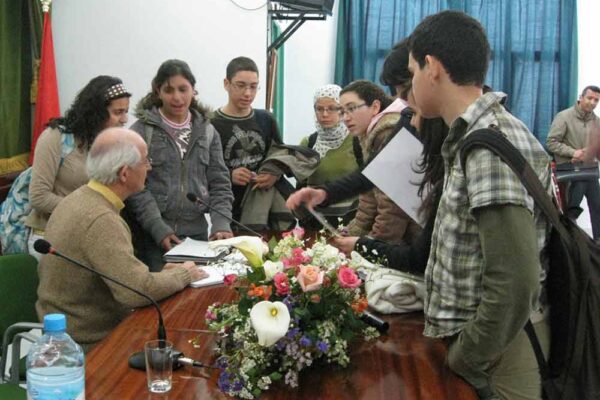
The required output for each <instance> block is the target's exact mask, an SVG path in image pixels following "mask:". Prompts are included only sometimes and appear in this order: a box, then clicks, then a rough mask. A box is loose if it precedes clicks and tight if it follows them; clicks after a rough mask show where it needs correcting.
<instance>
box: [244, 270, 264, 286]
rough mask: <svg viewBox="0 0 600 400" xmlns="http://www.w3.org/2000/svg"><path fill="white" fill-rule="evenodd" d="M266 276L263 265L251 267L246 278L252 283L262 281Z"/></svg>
mask: <svg viewBox="0 0 600 400" xmlns="http://www.w3.org/2000/svg"><path fill="white" fill-rule="evenodd" d="M266 277H267V276H266V275H265V269H264V268H263V267H258V268H253V269H252V271H250V272H248V274H247V278H248V280H249V281H250V282H253V283H258V282H260V281H264V280H265V279H266Z"/></svg>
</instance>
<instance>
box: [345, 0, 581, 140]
mask: <svg viewBox="0 0 600 400" xmlns="http://www.w3.org/2000/svg"><path fill="white" fill-rule="evenodd" d="M339 8H340V14H339V19H338V31H337V37H338V43H337V45H338V48H337V53H336V55H337V58H336V75H335V81H336V83H337V84H339V85H341V86H344V85H346V84H348V83H349V82H351V81H353V80H355V79H368V80H371V81H373V82H378V81H379V74H380V73H381V68H382V65H383V61H384V59H385V57H386V56H387V54H388V52H389V50H390V48H392V46H393V45H394V44H395V43H396V42H398V41H399V40H401V39H403V38H405V37H407V36H408V35H410V33H411V32H412V31H413V29H414V28H415V27H416V26H417V24H418V23H419V22H420V21H421V20H423V18H425V17H426V16H427V15H431V14H434V13H437V12H439V11H442V10H448V9H453V10H461V11H463V12H465V13H467V14H469V15H471V16H472V17H474V18H476V19H477V20H479V21H480V22H481V24H482V25H483V27H484V28H485V30H486V32H487V36H488V40H489V42H490V46H491V49H492V57H491V60H490V67H489V69H488V73H487V77H486V80H485V83H486V84H488V85H489V86H491V87H492V88H494V89H495V90H499V91H502V92H505V93H507V94H508V104H507V105H508V108H509V109H510V110H511V112H512V113H513V114H514V115H515V116H517V117H518V118H519V119H520V120H521V121H523V122H524V123H525V124H526V125H527V126H528V127H529V130H531V132H532V133H533V134H534V135H535V136H536V137H537V138H538V139H539V140H540V142H541V143H545V142H546V136H547V133H548V130H549V128H550V124H551V122H552V119H553V118H554V116H555V115H556V113H557V112H559V111H560V110H564V109H565V108H568V107H570V106H572V105H573V103H574V101H575V98H576V97H577V1H576V0H527V1H524V0H503V1H489V0H436V1H431V0H339Z"/></svg>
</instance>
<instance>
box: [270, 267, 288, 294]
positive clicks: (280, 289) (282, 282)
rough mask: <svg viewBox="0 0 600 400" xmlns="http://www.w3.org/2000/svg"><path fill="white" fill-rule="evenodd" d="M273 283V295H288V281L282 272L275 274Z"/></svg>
mask: <svg viewBox="0 0 600 400" xmlns="http://www.w3.org/2000/svg"><path fill="white" fill-rule="evenodd" d="M273 283H274V284H275V294H277V296H285V295H288V294H289V293H290V280H289V279H288V277H287V275H286V274H284V273H283V272H278V273H276V274H275V276H274V277H273Z"/></svg>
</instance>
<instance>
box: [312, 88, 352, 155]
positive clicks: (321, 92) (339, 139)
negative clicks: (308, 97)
mask: <svg viewBox="0 0 600 400" xmlns="http://www.w3.org/2000/svg"><path fill="white" fill-rule="evenodd" d="M341 90H342V88H341V87H339V86H338V85H325V86H322V87H320V88H318V89H317V91H316V92H315V96H314V100H313V104H317V101H318V100H319V99H321V98H323V97H328V98H330V99H333V100H335V101H336V103H338V105H339V103H340V91H341ZM315 126H316V128H317V141H316V142H315V146H314V148H313V149H314V150H315V151H316V152H317V153H319V155H320V156H321V158H323V157H325V154H327V152H328V151H329V150H333V149H337V148H338V147H340V146H341V145H342V143H344V140H346V136H348V129H347V128H346V125H345V124H344V123H343V122H342V119H341V118H340V121H339V122H338V124H337V125H336V126H334V127H332V128H324V127H323V126H321V124H320V123H319V120H318V119H317V115H316V113H315Z"/></svg>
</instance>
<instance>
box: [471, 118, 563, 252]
mask: <svg viewBox="0 0 600 400" xmlns="http://www.w3.org/2000/svg"><path fill="white" fill-rule="evenodd" d="M475 147H485V148H486V149H488V150H490V151H491V152H493V153H494V154H496V155H497V156H498V157H500V159H501V160H502V161H504V163H505V164H506V165H508V166H509V167H510V169H512V170H513V172H514V173H515V174H516V175H517V176H518V177H519V179H520V180H521V183H522V184H523V186H525V189H527V192H528V193H529V195H530V196H531V197H533V200H534V201H535V204H536V205H537V206H538V207H539V208H540V209H541V210H542V212H543V213H544V215H545V216H546V218H548V220H549V221H550V223H551V224H552V226H554V228H555V229H556V230H557V231H558V232H559V233H560V236H561V237H562V238H563V240H565V241H567V243H568V242H570V235H569V233H568V232H567V230H566V229H565V228H564V226H563V225H562V223H561V222H560V214H559V212H558V210H557V209H556V206H555V205H554V203H553V202H552V198H551V197H550V196H549V195H548V193H547V192H546V190H545V189H544V186H543V185H542V183H541V182H540V180H539V178H538V177H537V175H536V173H535V171H534V170H533V168H531V165H529V163H528V162H527V160H525V157H523V155H522V154H521V152H520V151H519V150H517V149H516V148H515V146H514V145H513V144H512V143H511V142H510V141H509V140H508V139H507V138H506V137H505V136H504V135H503V134H502V132H500V131H499V130H497V129H491V128H484V129H478V130H476V131H474V132H472V133H470V134H469V135H468V136H467V137H466V138H465V140H464V141H463V143H462V145H461V148H460V164H461V167H462V169H463V171H464V170H465V167H466V162H467V156H468V155H469V153H470V151H471V150H472V149H473V148H475Z"/></svg>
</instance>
